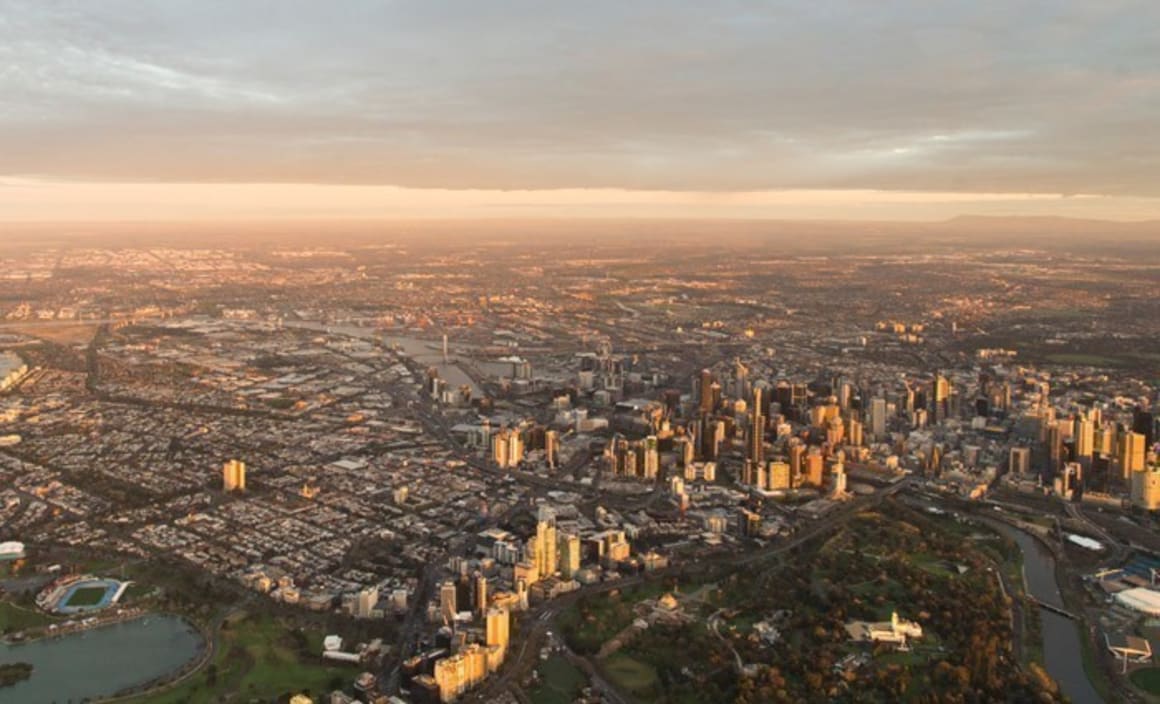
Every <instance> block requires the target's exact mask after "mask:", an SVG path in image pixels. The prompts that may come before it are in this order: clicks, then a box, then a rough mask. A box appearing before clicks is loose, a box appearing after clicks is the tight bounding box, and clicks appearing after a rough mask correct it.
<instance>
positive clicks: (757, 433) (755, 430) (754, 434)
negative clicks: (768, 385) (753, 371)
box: [747, 386, 765, 464]
mask: <svg viewBox="0 0 1160 704" xmlns="http://www.w3.org/2000/svg"><path fill="white" fill-rule="evenodd" d="M763 391H764V389H762V388H761V387H760V386H757V387H756V388H754V389H753V408H752V409H750V413H749V442H748V443H747V445H748V450H749V460H750V461H751V462H753V463H755V464H761V462H762V460H764V459H765V416H763V415H762V410H761V408H762V407H761V401H762V398H761V396H762V392H763Z"/></svg>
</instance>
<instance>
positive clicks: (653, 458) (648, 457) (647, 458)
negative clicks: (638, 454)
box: [643, 435, 661, 479]
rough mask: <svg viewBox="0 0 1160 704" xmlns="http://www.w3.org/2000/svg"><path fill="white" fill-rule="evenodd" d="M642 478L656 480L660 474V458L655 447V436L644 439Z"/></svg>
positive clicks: (656, 446)
mask: <svg viewBox="0 0 1160 704" xmlns="http://www.w3.org/2000/svg"><path fill="white" fill-rule="evenodd" d="M643 458H644V474H643V476H644V478H645V479H656V478H657V473H658V472H660V467H661V456H660V451H659V449H658V445H657V436H655V435H649V436H648V437H647V438H645V439H644V455H643Z"/></svg>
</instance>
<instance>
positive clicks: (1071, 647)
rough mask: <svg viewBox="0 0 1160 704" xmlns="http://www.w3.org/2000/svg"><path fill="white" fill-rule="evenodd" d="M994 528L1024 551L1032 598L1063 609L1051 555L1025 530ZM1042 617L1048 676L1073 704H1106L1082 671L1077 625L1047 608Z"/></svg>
mask: <svg viewBox="0 0 1160 704" xmlns="http://www.w3.org/2000/svg"><path fill="white" fill-rule="evenodd" d="M993 525H995V526H996V527H999V528H1000V529H1001V530H1002V531H1003V532H1004V533H1006V534H1007V535H1010V536H1011V537H1012V538H1013V539H1014V540H1015V542H1016V543H1018V544H1019V548H1020V549H1021V550H1022V551H1023V571H1024V574H1025V575H1026V577H1027V589H1028V591H1030V592H1031V595H1032V596H1034V597H1035V598H1036V599H1039V600H1040V601H1042V602H1044V603H1045V604H1051V605H1052V606H1058V607H1060V608H1063V607H1064V604H1063V598H1062V597H1061V596H1060V594H1059V585H1058V584H1057V583H1056V581H1055V557H1054V556H1052V554H1051V552H1050V551H1049V550H1048V549H1047V548H1046V547H1044V546H1043V545H1042V544H1041V543H1040V542H1039V541H1038V540H1036V539H1035V538H1034V537H1032V536H1031V535H1029V534H1028V533H1026V532H1024V531H1022V530H1018V529H1016V528H1013V527H1011V526H1008V525H1007V524H993ZM1039 617H1040V620H1041V622H1042V624H1043V659H1044V664H1045V665H1046V666H1047V673H1048V674H1049V675H1051V676H1052V677H1053V678H1055V681H1056V682H1058V683H1059V687H1060V689H1061V690H1062V691H1063V693H1064V694H1065V695H1066V696H1067V698H1068V699H1070V700H1071V701H1072V703H1073V704H1103V701H1104V700H1103V699H1102V698H1101V697H1100V695H1099V693H1098V692H1096V690H1095V688H1094V687H1092V683H1091V681H1090V680H1088V677H1087V673H1086V672H1085V671H1084V669H1083V646H1082V645H1081V643H1080V632H1079V626H1078V624H1077V623H1076V622H1075V621H1072V620H1071V619H1069V618H1067V617H1065V616H1060V615H1059V614H1057V613H1055V612H1053V611H1048V610H1047V609H1040V610H1039Z"/></svg>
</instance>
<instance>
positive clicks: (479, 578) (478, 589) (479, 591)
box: [474, 572, 487, 616]
mask: <svg viewBox="0 0 1160 704" xmlns="http://www.w3.org/2000/svg"><path fill="white" fill-rule="evenodd" d="M474 584H475V611H476V613H478V614H479V615H481V616H482V615H483V614H485V613H487V577H485V576H484V575H483V573H482V572H476V573H475V582H474Z"/></svg>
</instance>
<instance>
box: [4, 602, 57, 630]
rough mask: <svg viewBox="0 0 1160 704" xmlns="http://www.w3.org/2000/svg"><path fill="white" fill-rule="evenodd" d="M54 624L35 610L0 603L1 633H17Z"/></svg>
mask: <svg viewBox="0 0 1160 704" xmlns="http://www.w3.org/2000/svg"><path fill="white" fill-rule="evenodd" d="M48 623H52V619H51V618H49V617H48V616H45V615H44V614H42V613H40V612H39V611H36V610H35V609H26V608H24V607H21V606H17V605H16V604H13V603H12V602H9V601H0V633H15V632H17V631H23V630H25V629H26V628H35V627H37V626H43V625H45V624H48Z"/></svg>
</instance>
